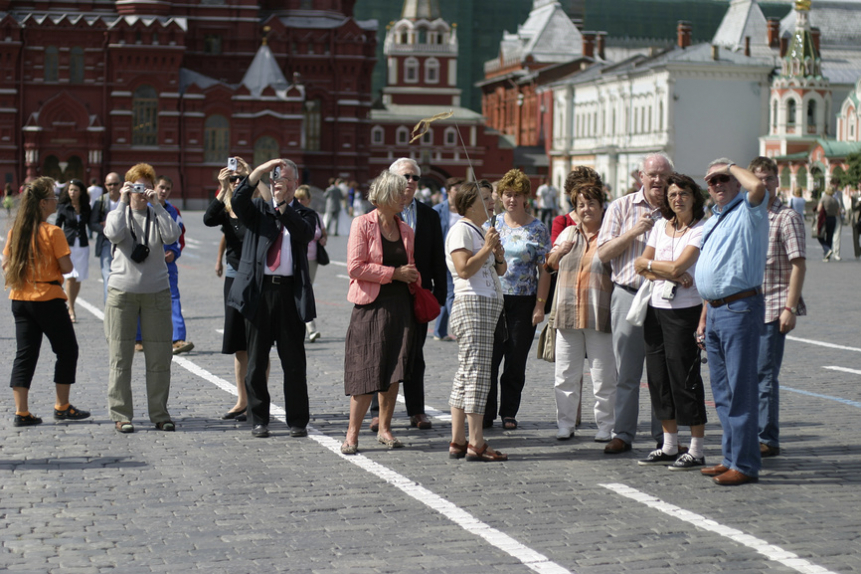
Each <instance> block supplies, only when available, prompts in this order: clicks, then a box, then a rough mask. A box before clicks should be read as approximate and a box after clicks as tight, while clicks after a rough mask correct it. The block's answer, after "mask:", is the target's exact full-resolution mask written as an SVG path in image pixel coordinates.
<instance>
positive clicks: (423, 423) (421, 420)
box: [410, 413, 433, 430]
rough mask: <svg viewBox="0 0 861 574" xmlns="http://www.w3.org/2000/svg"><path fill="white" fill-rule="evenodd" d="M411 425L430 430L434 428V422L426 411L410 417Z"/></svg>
mask: <svg viewBox="0 0 861 574" xmlns="http://www.w3.org/2000/svg"><path fill="white" fill-rule="evenodd" d="M410 426H414V427H418V428H419V429H420V430H428V429H431V428H433V424H432V423H431V422H430V419H428V416H427V415H426V414H424V413H421V414H418V415H413V416H411V417H410Z"/></svg>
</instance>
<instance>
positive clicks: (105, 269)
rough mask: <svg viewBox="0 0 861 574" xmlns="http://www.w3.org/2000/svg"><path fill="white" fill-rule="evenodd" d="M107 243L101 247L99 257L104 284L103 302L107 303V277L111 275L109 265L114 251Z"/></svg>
mask: <svg viewBox="0 0 861 574" xmlns="http://www.w3.org/2000/svg"><path fill="white" fill-rule="evenodd" d="M112 247H113V246H112V245H111V243H110V242H109V241H106V242H105V245H104V246H103V247H102V254H101V255H99V265H101V267H102V280H103V281H104V283H105V298H104V302H105V303H107V302H108V277H109V276H110V274H111V263H112V262H113V260H114V250H113V249H112Z"/></svg>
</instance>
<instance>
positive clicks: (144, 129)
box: [132, 84, 158, 145]
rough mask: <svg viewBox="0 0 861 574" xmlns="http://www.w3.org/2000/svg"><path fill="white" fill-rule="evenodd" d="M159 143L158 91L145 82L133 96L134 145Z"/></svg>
mask: <svg viewBox="0 0 861 574" xmlns="http://www.w3.org/2000/svg"><path fill="white" fill-rule="evenodd" d="M157 144H158V93H156V91H155V88H153V87H152V86H150V85H147V84H144V85H143V86H140V87H138V88H137V89H136V90H135V92H134V96H133V97H132V145H157Z"/></svg>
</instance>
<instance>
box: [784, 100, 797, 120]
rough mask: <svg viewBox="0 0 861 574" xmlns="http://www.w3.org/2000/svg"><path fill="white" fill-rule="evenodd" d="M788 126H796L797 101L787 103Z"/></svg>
mask: <svg viewBox="0 0 861 574" xmlns="http://www.w3.org/2000/svg"><path fill="white" fill-rule="evenodd" d="M786 125H788V126H794V125H795V100H789V101H788V102H786Z"/></svg>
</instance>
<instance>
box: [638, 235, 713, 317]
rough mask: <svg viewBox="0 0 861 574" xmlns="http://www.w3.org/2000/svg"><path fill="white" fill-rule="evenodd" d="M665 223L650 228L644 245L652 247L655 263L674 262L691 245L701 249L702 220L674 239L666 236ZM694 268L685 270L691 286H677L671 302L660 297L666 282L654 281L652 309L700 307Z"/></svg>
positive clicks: (694, 265) (694, 266) (661, 280)
mask: <svg viewBox="0 0 861 574" xmlns="http://www.w3.org/2000/svg"><path fill="white" fill-rule="evenodd" d="M667 223H668V221H667V220H666V219H662V220H660V221H659V222H658V224H657V225H655V226H654V227H653V228H652V232H651V233H650V234H649V241H648V243H647V244H646V245H648V246H649V247H654V249H655V261H675V260H676V259H678V258H679V257H681V256H682V252H683V251H684V250H685V248H686V247H687V246H688V245H693V246H694V247H696V248H697V249H699V248H700V247H702V245H703V226H704V225H705V222H704V221H703V220H700V221H698V222H697V224H696V225H694V226H693V227H692V228H690V229H689V230H688V231H687V232H686V233H685V234H684V235H682V236H681V237H675V238H674V237H669V236H667V232H666V230H667ZM696 268H697V264H696V263H694V264H693V265H691V266H690V267H689V268H688V270H687V273H688V274H689V275H690V276H691V278H692V284H691V286H690V287H682V286H681V285H679V286H678V287H676V296H675V297H674V298H673V300H672V301H667V300H666V299H664V298H663V297H662V296H661V295H662V294H663V292H664V286H665V285H666V284H667V283H668V282H667V281H664V280H663V279H658V280H657V281H655V285H654V286H653V288H652V299H651V301H650V304H651V305H652V307H655V308H656V309H686V308H688V307H696V306H697V305H702V302H703V300H702V297H700V294H699V292H697V285H696V282H695V281H694V280H693V276H694V272H695V271H696Z"/></svg>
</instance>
